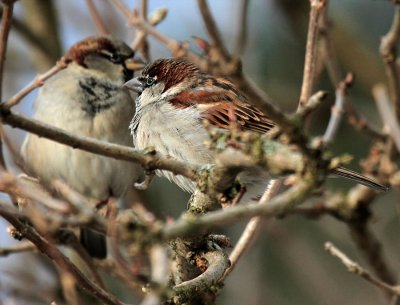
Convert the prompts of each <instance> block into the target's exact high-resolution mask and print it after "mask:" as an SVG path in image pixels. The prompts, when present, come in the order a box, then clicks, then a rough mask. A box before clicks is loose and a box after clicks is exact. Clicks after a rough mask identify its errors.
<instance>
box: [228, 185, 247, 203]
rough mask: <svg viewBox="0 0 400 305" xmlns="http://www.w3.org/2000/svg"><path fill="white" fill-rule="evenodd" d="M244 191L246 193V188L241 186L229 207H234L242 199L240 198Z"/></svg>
mask: <svg viewBox="0 0 400 305" xmlns="http://www.w3.org/2000/svg"><path fill="white" fill-rule="evenodd" d="M246 191H247V189H246V187H245V186H243V185H241V186H240V189H239V192H237V194H236V195H235V197H233V199H232V203H231V206H235V205H236V204H237V203H238V202H239V201H240V199H242V197H243V195H244V194H245V193H246Z"/></svg>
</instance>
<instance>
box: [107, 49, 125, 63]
mask: <svg viewBox="0 0 400 305" xmlns="http://www.w3.org/2000/svg"><path fill="white" fill-rule="evenodd" d="M101 55H102V56H104V57H105V58H107V59H108V60H109V61H111V62H113V63H117V64H119V63H122V62H123V61H124V59H123V58H122V56H121V55H120V54H118V53H114V52H108V51H102V52H101Z"/></svg>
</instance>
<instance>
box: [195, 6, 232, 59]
mask: <svg viewBox="0 0 400 305" xmlns="http://www.w3.org/2000/svg"><path fill="white" fill-rule="evenodd" d="M197 5H198V6H199V9H200V13H201V16H202V17H203V20H204V25H205V26H206V29H207V32H208V34H209V35H210V39H211V43H212V45H213V47H214V48H215V50H216V51H218V52H219V53H220V55H221V56H222V58H223V59H224V60H225V61H228V60H229V58H230V55H229V53H228V51H227V50H226V48H225V45H224V42H223V41H222V37H221V33H220V32H219V29H218V26H217V23H216V22H215V20H214V17H213V15H212V14H211V11H210V8H209V7H208V4H207V0H197Z"/></svg>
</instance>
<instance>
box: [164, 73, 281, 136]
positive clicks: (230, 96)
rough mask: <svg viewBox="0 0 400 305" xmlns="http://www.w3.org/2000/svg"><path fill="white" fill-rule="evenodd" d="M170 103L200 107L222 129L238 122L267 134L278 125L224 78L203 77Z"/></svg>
mask: <svg viewBox="0 0 400 305" xmlns="http://www.w3.org/2000/svg"><path fill="white" fill-rule="evenodd" d="M170 102H171V104H173V105H174V106H175V107H177V108H186V107H190V106H195V107H197V108H198V109H199V110H200V111H201V112H202V113H203V118H204V119H207V120H208V121H210V123H212V124H214V125H216V126H218V127H221V128H229V127H231V126H233V125H236V126H237V125H239V126H241V127H242V128H243V129H248V130H252V131H256V132H260V133H265V132H267V131H268V130H270V129H271V128H272V127H274V126H275V123H274V122H273V121H271V120H270V119H269V118H267V117H266V116H265V115H264V114H263V113H262V112H261V111H260V110H258V109H257V108H255V107H254V106H252V105H250V104H249V103H248V102H247V99H246V98H245V97H244V96H243V95H241V94H240V93H239V92H238V91H237V90H236V89H235V88H234V86H233V85H232V84H231V83H230V82H229V81H227V80H226V79H223V78H205V79H202V80H200V81H199V82H198V83H197V86H195V87H192V88H191V90H185V91H184V92H182V93H181V94H179V95H177V96H175V97H174V98H173V99H172V100H171V101H170Z"/></svg>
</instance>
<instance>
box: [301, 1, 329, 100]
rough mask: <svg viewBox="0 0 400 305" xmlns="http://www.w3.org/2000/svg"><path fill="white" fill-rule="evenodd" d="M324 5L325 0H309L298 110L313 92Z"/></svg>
mask: <svg viewBox="0 0 400 305" xmlns="http://www.w3.org/2000/svg"><path fill="white" fill-rule="evenodd" d="M325 4H326V3H325V0H310V5H311V10H310V20H309V23H308V34H307V45H306V56H305V60H304V72H303V84H302V86H301V93H300V99H299V108H302V107H304V106H305V104H306V103H307V101H308V100H309V99H310V97H311V95H312V93H313V90H314V77H315V62H316V58H317V41H318V32H319V18H320V17H321V14H322V13H323V11H324V9H325Z"/></svg>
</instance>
